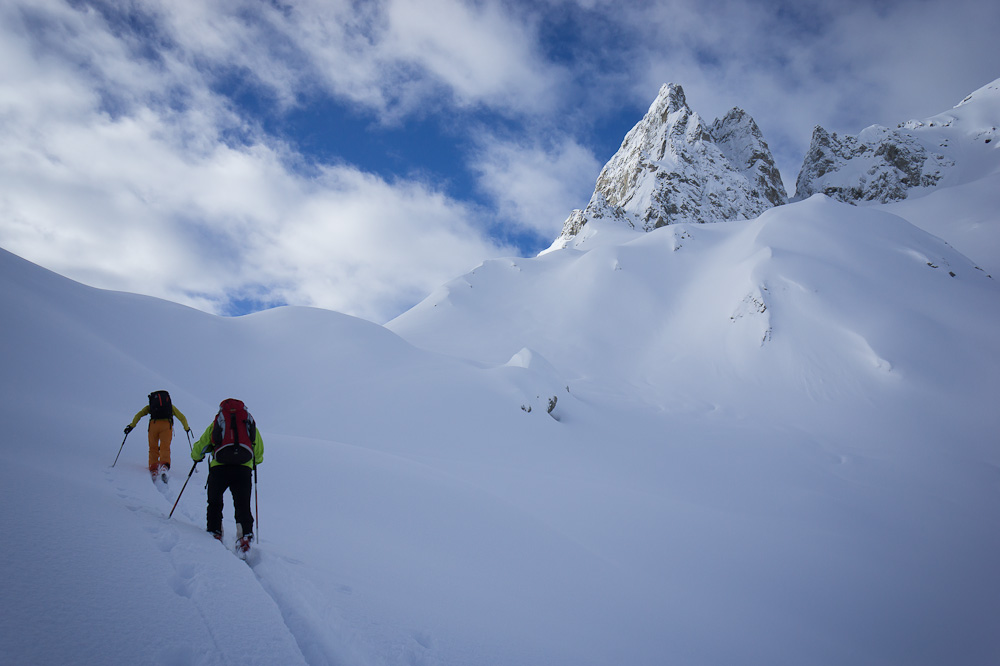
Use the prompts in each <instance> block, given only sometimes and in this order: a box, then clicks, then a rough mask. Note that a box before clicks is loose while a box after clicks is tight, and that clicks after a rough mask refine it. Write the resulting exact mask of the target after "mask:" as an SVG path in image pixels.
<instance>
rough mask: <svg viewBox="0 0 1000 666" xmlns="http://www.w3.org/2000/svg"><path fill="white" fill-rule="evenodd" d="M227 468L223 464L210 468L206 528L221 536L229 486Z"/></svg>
mask: <svg viewBox="0 0 1000 666" xmlns="http://www.w3.org/2000/svg"><path fill="white" fill-rule="evenodd" d="M225 469H226V468H225V467H224V466H222V465H216V466H215V467H209V468H208V509H207V515H206V529H207V530H208V531H209V532H211V533H212V534H214V535H216V536H218V537H220V538H221V536H222V507H223V504H224V501H225V492H226V488H228V487H229V483H228V479H227V478H226V472H225Z"/></svg>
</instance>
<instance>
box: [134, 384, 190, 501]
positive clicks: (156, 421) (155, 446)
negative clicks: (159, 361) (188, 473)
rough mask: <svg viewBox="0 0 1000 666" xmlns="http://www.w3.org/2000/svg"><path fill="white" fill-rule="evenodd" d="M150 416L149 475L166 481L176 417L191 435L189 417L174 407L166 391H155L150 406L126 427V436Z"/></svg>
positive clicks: (150, 399)
mask: <svg viewBox="0 0 1000 666" xmlns="http://www.w3.org/2000/svg"><path fill="white" fill-rule="evenodd" d="M147 414H149V473H150V474H151V475H152V476H153V479H154V480H155V479H156V475H157V474H160V475H161V476H162V477H163V480H164V481H166V473H167V470H168V469H170V442H171V440H172V439H173V437H174V417H175V416H176V417H177V418H179V419H180V420H181V423H183V424H184V431H185V432H188V433H190V432H191V428H190V427H189V426H188V421H187V417H185V416H184V414H182V413H181V410H179V409H177V408H176V407H174V405H173V404H172V403H171V401H170V394H169V393H167V392H166V391H153V392H152V393H150V394H149V404H148V405H146V406H145V407H143V408H142V409H140V410H139V411H138V413H136V415H135V417H134V418H133V419H132V423H130V424H128V425H127V426H125V434H126V435H127V434H129V433H130V432H132V429H133V428H135V426H136V424H137V423H139V419H141V418H142V417H143V416H146V415H147Z"/></svg>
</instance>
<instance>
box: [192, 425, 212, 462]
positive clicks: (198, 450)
mask: <svg viewBox="0 0 1000 666" xmlns="http://www.w3.org/2000/svg"><path fill="white" fill-rule="evenodd" d="M213 425H215V424H214V423H213V424H210V425H209V426H208V427H207V428H205V432H203V433H202V434H201V437H199V438H198V441H197V442H195V443H194V446H192V447H191V460H193V461H195V462H201V461H202V460H204V459H205V449H207V448H211V446H212V426H213Z"/></svg>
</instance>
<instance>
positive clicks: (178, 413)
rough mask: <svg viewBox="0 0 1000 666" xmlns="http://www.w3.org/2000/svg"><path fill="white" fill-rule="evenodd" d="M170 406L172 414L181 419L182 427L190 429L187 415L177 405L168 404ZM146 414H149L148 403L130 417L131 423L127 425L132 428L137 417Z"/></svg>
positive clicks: (137, 419)
mask: <svg viewBox="0 0 1000 666" xmlns="http://www.w3.org/2000/svg"><path fill="white" fill-rule="evenodd" d="M170 408H171V409H172V410H173V412H174V416H176V417H177V418H179V419H180V420H181V423H183V424H184V429H185V430H190V429H191V428H190V427H189V426H188V420H187V417H185V416H184V415H183V414H181V410H179V409H177V407H175V406H174V405H170ZM146 414H149V405H146V406H145V407H143V408H142V409H140V410H139V412H138V413H137V414H136V415H135V416H134V417H133V418H132V423H130V424H129V425H131V426H132V427H133V428H134V427H135V425H136V424H137V423H138V422H139V419H141V418H142V417H143V416H145V415H146Z"/></svg>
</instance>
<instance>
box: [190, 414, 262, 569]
mask: <svg viewBox="0 0 1000 666" xmlns="http://www.w3.org/2000/svg"><path fill="white" fill-rule="evenodd" d="M208 453H211V454H212V461H211V462H210V463H209V466H208V510H207V528H206V529H207V530H208V531H209V532H211V533H212V535H213V536H214V537H215V538H216V539H219V540H220V541H221V540H222V507H223V501H224V497H225V492H226V490H227V489H228V490H229V491H230V492H231V493H232V496H233V508H234V514H235V518H236V523H237V536H236V538H237V549H238V550H240V551H241V552H246V551H247V549H249V548H250V542H251V541H253V522H254V520H253V514H252V513H251V511H250V494H251V491H252V490H253V472H254V470H255V469H256V467H257V465H259V464H261V463H262V462H264V441H263V440H262V439H261V436H260V431H259V430H257V425H256V423H255V422H254V420H253V417H252V416H251V415H250V413H249V412H248V411H247V410H246V406H245V405H244V404H243V403H242V402H241V401H239V400H235V399H233V398H229V399H227V400H223V401H222V403H221V404H220V405H219V413H218V414H217V415H216V417H215V421H213V422H212V424H211V425H210V426H208V427H207V428H206V429H205V432H204V433H202V435H201V437H200V438H199V439H198V441H197V442H195V444H194V447H193V449H192V451H191V459H192V460H194V461H195V462H196V463H197V462H201V461H202V460H204V459H205V455H206V454H208Z"/></svg>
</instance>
